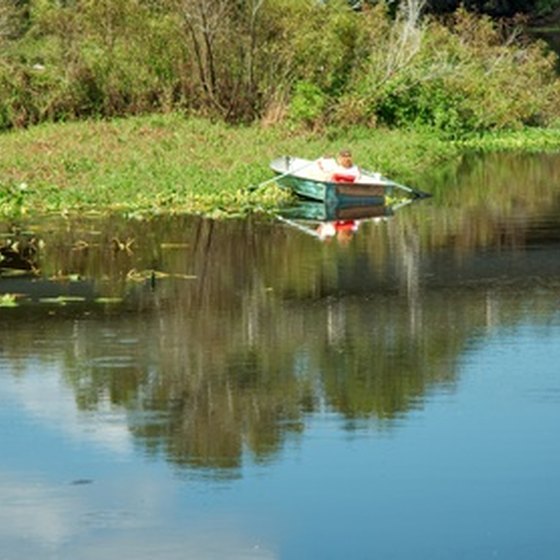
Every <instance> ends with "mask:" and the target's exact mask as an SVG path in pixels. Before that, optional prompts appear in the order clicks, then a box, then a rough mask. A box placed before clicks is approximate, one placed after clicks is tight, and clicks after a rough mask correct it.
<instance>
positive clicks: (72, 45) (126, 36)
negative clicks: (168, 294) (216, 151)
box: [0, 0, 560, 138]
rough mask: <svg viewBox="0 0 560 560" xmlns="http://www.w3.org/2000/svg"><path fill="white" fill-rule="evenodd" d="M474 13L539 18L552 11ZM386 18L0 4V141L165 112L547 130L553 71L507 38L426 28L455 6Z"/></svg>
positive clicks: (451, 25) (559, 90) (541, 6)
mask: <svg viewBox="0 0 560 560" xmlns="http://www.w3.org/2000/svg"><path fill="white" fill-rule="evenodd" d="M476 4H480V5H481V6H477V5H476ZM484 4H485V5H486V7H487V8H488V6H490V7H491V5H494V6H499V5H502V4H507V5H509V6H510V8H511V7H512V6H513V5H514V4H515V5H516V6H519V10H520V11H528V9H529V8H530V9H531V10H532V11H533V12H536V11H537V10H540V11H541V12H546V10H547V9H548V10H551V9H553V8H554V7H555V5H556V2H555V1H554V0H548V2H545V1H544V0H540V1H539V2H532V3H529V2H516V3H511V2H510V3H501V4H500V3H499V2H494V3H493V4H492V3H488V2H486V3H484ZM466 5H468V6H470V7H472V8H477V7H484V6H482V3H480V2H478V3H477V2H470V3H469V2H467V3H466ZM395 6H396V4H395V2H389V3H388V4H387V5H385V4H383V3H375V4H371V3H369V2H362V3H361V9H360V10H355V9H351V7H350V6H349V3H348V2H347V1H345V0H329V1H328V2H318V1H317V0H275V1H274V2H269V1H266V0H246V1H243V2H232V1H231V0H213V1H210V0H159V1H158V0H65V1H63V0H0V49H1V51H0V52H1V57H0V130H2V129H4V130H7V129H10V128H14V127H22V126H27V125H30V124H36V123H40V122H43V121H47V120H51V121H60V120H70V119H77V118H85V117H96V118H97V117H103V118H106V117H114V116H123V115H131V114H140V113H149V112H154V111H157V112H161V111H171V110H175V111H177V110H180V111H185V112H188V113H191V114H193V113H196V114H198V115H203V116H209V117H212V118H219V119H222V120H224V121H226V122H229V123H253V122H255V121H259V122H263V123H268V124H277V123H279V122H283V123H287V124H288V125H290V126H291V127H293V128H294V127H296V128H298V129H301V128H302V127H307V128H310V129H315V130H317V129H321V128H323V127H328V126H330V125H335V126H340V125H363V126H367V127H379V126H389V127H404V126H406V127H416V128H418V127H429V128H431V129H435V130H437V131H439V132H442V133H444V134H445V135H446V136H447V137H453V138H457V137H461V136H464V135H465V134H467V133H470V132H473V131H475V132H484V131H488V130H499V129H511V128H519V127H522V126H526V125H530V126H533V125H538V126H549V125H551V124H554V123H555V121H557V119H558V118H559V116H560V85H559V80H558V77H557V75H556V73H555V57H554V55H552V54H551V53H548V52H547V51H546V49H545V47H544V45H542V44H539V43H535V42H531V41H529V40H528V39H527V38H525V37H524V36H523V34H522V33H521V32H520V28H519V27H518V26H516V25H514V24H513V23H510V24H508V25H506V24H505V23H503V22H501V23H497V22H496V20H492V19H490V17H489V16H486V15H480V14H476V13H475V12H472V11H467V10H466V9H465V8H458V9H457V10H456V11H455V12H453V14H451V15H449V14H448V15H447V16H445V18H443V19H442V18H440V17H438V16H437V14H436V13H437V12H445V11H448V10H449V9H450V8H455V7H456V6H455V3H454V2H429V3H428V4H426V3H425V2H423V1H421V0H403V1H401V2H400V4H399V5H398V7H397V8H395ZM423 9H424V11H422V10H423ZM489 11H490V12H491V11H492V10H489ZM494 12H496V13H498V12H500V10H494ZM503 12H504V10H502V11H501V12H500V13H503Z"/></svg>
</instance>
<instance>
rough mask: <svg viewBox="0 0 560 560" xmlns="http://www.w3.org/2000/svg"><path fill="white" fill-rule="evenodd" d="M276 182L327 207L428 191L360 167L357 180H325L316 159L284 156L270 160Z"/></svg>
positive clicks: (372, 202)
mask: <svg viewBox="0 0 560 560" xmlns="http://www.w3.org/2000/svg"><path fill="white" fill-rule="evenodd" d="M270 168H271V169H272V171H274V172H275V173H276V175H277V176H276V182H277V183H278V184H279V185H280V186H281V187H284V188H288V189H290V190H291V191H292V192H293V193H294V194H296V195H297V196H299V197H301V198H305V199H307V200H315V201H318V202H323V203H325V204H326V205H327V206H329V207H340V206H348V205H350V206H356V205H377V204H380V205H385V204H386V203H387V202H388V200H389V199H391V200H395V199H397V200H398V199H416V198H424V197H426V196H429V195H427V194H426V193H422V192H420V191H417V190H415V189H411V188H410V187H406V186H405V185H400V184H399V183H395V182H394V181H391V180H390V179H387V178H386V177H383V176H382V175H380V174H379V173H372V172H369V171H365V170H363V169H362V170H361V176H360V177H359V179H358V180H356V181H352V182H347V181H331V180H324V179H323V178H322V176H321V174H320V170H319V169H318V167H317V163H316V161H313V160H307V159H302V158H297V157H291V156H283V157H279V158H277V159H275V160H273V161H272V162H271V164H270Z"/></svg>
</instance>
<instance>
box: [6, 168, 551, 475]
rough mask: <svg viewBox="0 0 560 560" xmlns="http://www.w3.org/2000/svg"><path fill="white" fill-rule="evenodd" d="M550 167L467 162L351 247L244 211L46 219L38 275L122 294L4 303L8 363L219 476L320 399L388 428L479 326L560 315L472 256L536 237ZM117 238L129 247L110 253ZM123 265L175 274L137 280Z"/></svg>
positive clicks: (175, 458) (266, 447)
mask: <svg viewBox="0 0 560 560" xmlns="http://www.w3.org/2000/svg"><path fill="white" fill-rule="evenodd" d="M506 161H509V160H507V159H506ZM529 161H530V160H529ZM548 161H549V160H544V163H543V164H541V165H538V166H535V167H532V166H531V165H528V162H527V160H522V163H521V164H520V165H519V167H518V166H517V164H516V163H515V160H511V161H509V164H508V166H507V167H508V169H507V170H504V169H501V168H500V167H499V165H498V162H497V161H494V160H493V158H491V159H490V160H489V162H488V163H487V165H486V166H485V167H482V166H479V163H478V162H477V161H474V162H472V165H471V170H472V173H471V175H468V176H466V177H465V176H463V177H462V178H460V179H458V181H457V187H456V189H455V191H454V192H453V193H452V194H451V195H450V196H449V197H448V198H447V199H445V200H443V199H442V200H440V198H439V196H436V197H435V200H434V201H433V202H428V203H426V204H424V202H423V203H421V204H420V205H419V206H418V207H417V209H415V210H412V209H411V207H409V208H407V209H406V210H405V211H403V213H402V214H397V215H396V216H395V218H394V219H393V220H392V221H391V222H388V223H383V224H381V225H373V224H371V225H368V224H364V225H363V227H361V228H360V231H359V234H358V235H357V237H356V239H355V243H353V244H352V245H351V246H349V247H346V248H342V247H338V246H336V245H332V246H325V245H321V244H318V243H316V242H315V240H314V239H311V238H309V237H306V236H302V235H301V234H299V232H297V231H294V232H292V231H291V230H289V229H286V228H284V227H280V226H279V227H276V226H273V225H272V224H270V223H268V222H263V223H260V224H259V223H257V222H255V221H249V220H248V221H242V222H234V221H228V222H213V221H207V220H200V219H198V218H193V217H180V218H177V219H175V220H171V219H166V220H153V221H152V222H148V223H145V222H121V221H118V220H113V221H111V222H110V223H109V224H107V225H105V224H103V223H101V222H99V223H97V222H93V223H87V222H81V223H74V222H71V221H67V222H65V225H64V228H63V229H60V230H52V231H50V230H51V229H52V228H46V229H45V234H44V239H45V248H44V251H42V255H41V259H42V262H41V270H42V271H43V272H44V274H45V275H46V276H47V277H50V276H51V275H53V274H54V273H55V272H57V273H58V272H59V273H61V274H65V275H72V274H79V275H80V276H82V277H85V278H94V279H95V282H96V283H97V284H99V285H100V286H101V288H100V291H101V292H103V293H105V294H107V295H109V294H113V295H115V296H121V297H123V300H124V301H125V302H126V303H123V304H122V305H115V306H112V307H107V308H106V309H105V308H91V307H90V308H88V307H84V306H80V307H72V305H69V306H67V307H66V308H64V309H61V310H56V312H53V311H52V310H49V313H50V315H48V316H47V320H48V323H46V322H45V319H44V317H42V316H41V313H42V311H41V308H40V307H34V308H27V309H25V308H23V307H20V308H18V309H17V310H11V309H10V310H6V311H5V314H4V313H3V314H0V341H1V347H0V348H1V352H2V357H3V359H6V360H10V364H11V365H13V367H12V369H13V371H18V370H21V369H22V367H21V366H22V362H23V361H24V360H25V359H27V357H29V356H31V357H33V359H35V356H37V358H38V359H39V360H49V361H51V362H56V363H61V364H62V365H61V366H60V367H61V369H63V370H64V375H65V380H66V382H67V383H68V384H69V386H71V387H72V389H73V391H74V392H75V395H76V400H77V403H78V406H79V408H80V409H81V410H84V411H98V410H103V409H105V410H106V409H107V407H109V408H112V407H119V408H123V409H126V410H127V413H128V426H129V429H130V431H131V432H132V433H133V434H134V436H135V438H136V440H137V442H138V443H139V444H140V445H142V446H143V447H144V448H145V449H146V451H147V452H148V453H150V454H152V453H153V454H156V453H162V454H165V456H166V457H167V458H168V459H169V460H170V461H172V462H173V463H175V464H177V465H181V466H189V467H195V468H203V469H204V468H209V469H211V470H212V472H213V473H218V474H220V473H221V474H222V475H225V473H226V472H229V473H230V474H231V473H235V469H236V468H238V467H239V466H240V465H241V462H242V460H243V455H244V454H245V453H251V454H252V455H253V456H254V457H256V459H257V460H261V461H266V460H269V459H270V458H272V457H273V456H274V454H275V453H278V452H279V450H280V449H281V448H282V445H283V444H284V442H285V441H286V439H287V438H289V437H292V436H297V434H298V433H299V432H301V431H302V430H303V427H304V425H305V420H306V414H308V413H313V412H315V411H318V410H320V409H321V407H322V406H324V405H326V406H328V407H329V409H330V410H332V411H334V412H336V413H338V414H340V415H341V416H342V417H344V419H347V420H348V421H349V422H350V424H351V423H352V421H354V420H362V421H367V422H371V423H372V424H381V425H383V426H386V425H387V426H390V425H391V424H392V423H393V422H394V420H395V419H398V418H399V417H402V416H403V415H405V414H407V413H408V411H410V410H411V409H413V408H415V407H419V406H422V405H423V403H424V402H425V400H426V395H427V394H428V393H429V392H430V391H432V390H438V388H439V389H441V388H442V387H443V388H445V389H453V387H454V386H455V384H456V383H457V379H456V376H457V372H456V363H457V360H458V359H459V357H460V355H461V353H462V352H464V351H465V348H467V347H468V344H470V343H472V340H473V338H476V336H478V334H479V333H480V332H481V331H483V330H484V329H491V328H492V327H493V325H496V324H497V325H504V324H514V323H515V322H516V321H517V320H519V317H520V316H522V315H523V313H524V312H525V308H526V306H527V305H531V306H533V307H534V308H535V309H537V310H538V312H539V313H542V315H543V317H545V316H546V314H547V313H550V310H551V309H555V305H551V298H554V297H555V296H554V295H553V294H552V293H547V292H546V291H543V292H540V295H539V294H536V293H534V292H531V291H524V290H525V286H526V285H527V282H529V281H530V277H527V278H525V277H522V278H521V280H522V286H521V288H519V286H518V285H517V284H516V282H517V281H518V279H517V278H515V277H511V278H510V283H509V284H505V283H504V282H503V281H502V276H503V274H504V273H505V270H501V269H500V268H499V267H496V270H497V272H496V273H493V272H491V273H490V274H489V272H488V268H486V267H485V264H486V263H491V264H492V265H493V266H496V262H497V257H496V255H495V254H494V255H492V256H490V257H489V258H488V260H487V261H485V260H484V259H483V258H479V257H480V253H477V252H475V249H477V248H478V247H481V246H482V247H485V248H486V249H488V250H490V249H499V248H500V247H502V246H503V245H502V243H513V242H514V241H515V243H517V244H520V245H522V244H523V243H527V242H529V241H530V239H531V236H534V235H540V234H541V233H540V231H533V230H532V229H531V226H530V224H531V222H530V220H529V216H531V215H533V214H534V213H542V212H548V211H549V209H550V212H551V215H552V209H553V208H554V206H553V204H554V203H555V198H554V197H555V196H556V195H555V194H554V193H553V189H548V190H547V188H546V187H547V185H548V183H547V180H546V177H545V173H549V177H555V173H556V171H555V169H554V167H553V166H552V165H551V166H550V168H548V167H547V162H548ZM541 163H542V162H541ZM539 169H540V170H541V172H543V171H544V173H543V175H542V176H541V175H539ZM528 182H531V184H532V185H533V188H534V189H535V190H534V192H535V193H536V196H534V197H531V195H530V194H529V192H528V190H527V189H526V188H525V187H526V185H527V183H528ZM461 193H462V194H461ZM512 199H515V200H516V201H517V202H516V204H515V205H513V204H511V200H512ZM512 216H514V217H515V219H512ZM524 216H526V217H527V219H521V218H523V217H524ZM426 217H430V219H431V222H430V223H426V222H424V221H421V218H423V219H424V220H426ZM555 223H556V222H555ZM33 227H35V228H36V227H37V226H33ZM47 229H48V230H49V231H47ZM556 229H557V228H556ZM114 238H117V239H134V240H135V243H134V246H133V247H132V248H131V251H129V252H127V251H117V252H115V251H114V248H113V246H112V245H113V244H112V242H111V240H112V239H114ZM80 240H81V241H82V243H78V241H80ZM68 247H74V248H76V247H79V250H71V251H69V250H68ZM487 253H488V251H486V252H485V253H484V254H487ZM458 255H459V256H461V257H462V258H457V257H458ZM469 255H477V258H478V260H477V261H476V262H469V260H468V258H469ZM528 258H529V257H528V256H526V255H524V256H523V259H528ZM523 259H521V262H520V263H519V270H524V269H525V268H527V267H526V266H525V263H526V262H529V261H528V260H523ZM481 264H482V266H480V265H481ZM132 269H136V270H150V269H151V270H158V271H162V272H164V273H166V274H169V275H170V276H165V275H163V276H161V277H159V276H158V277H157V278H155V280H154V279H152V280H151V281H150V279H146V282H144V283H142V282H131V281H130V280H129V272H130V270H132ZM532 273H535V271H534V270H533V271H532ZM492 274H494V275H492ZM192 277H194V278H192ZM187 278H189V279H187ZM466 280H469V281H470V283H468V284H467V283H466ZM525 280H527V282H525ZM542 285H543V284H542V283H541V287H542ZM125 295H126V296H127V297H124V296H125ZM554 301H555V300H554ZM8 312H9V316H8ZM66 317H71V318H72V320H71V321H69V320H66ZM45 324H48V329H45V328H44V325H45ZM37 341H39V342H40V345H39V346H37ZM22 348H23V349H26V352H25V353H22V351H21V349H22ZM22 356H26V358H24V357H22Z"/></svg>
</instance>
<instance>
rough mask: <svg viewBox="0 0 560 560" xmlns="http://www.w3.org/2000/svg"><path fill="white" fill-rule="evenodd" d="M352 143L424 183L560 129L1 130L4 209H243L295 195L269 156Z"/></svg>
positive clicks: (115, 126) (365, 156)
mask: <svg viewBox="0 0 560 560" xmlns="http://www.w3.org/2000/svg"><path fill="white" fill-rule="evenodd" d="M341 146H350V147H351V148H352V149H353V151H354V154H355V159H356V161H357V162H359V163H360V165H362V166H363V167H365V168H370V169H375V170H378V171H380V172H382V173H384V174H386V175H389V176H391V177H392V178H394V179H396V180H400V181H403V182H406V183H409V184H412V185H413V184H414V178H415V177H417V176H418V174H422V173H428V172H429V171H430V169H431V168H433V167H434V166H437V165H438V164H441V163H443V162H449V161H450V160H452V159H454V158H455V159H459V157H460V154H461V153H462V151H463V150H465V149H468V148H473V147H474V148H476V149H492V150H495V149H504V148H507V149H512V148H515V149H532V150H541V149H560V130H554V131H537V132H530V133H529V132H526V133H519V134H515V135H514V134H510V135H505V134H502V135H500V136H488V137H486V138H482V139H477V140H472V141H471V142H470V143H463V144H461V145H459V144H455V143H451V142H446V141H444V140H441V139H438V138H437V137H436V136H435V135H434V134H431V133H420V132H406V131H387V130H382V129H375V130H365V129H352V130H351V131H347V132H337V133H323V134H317V133H316V134H311V133H301V132H300V133H294V132H291V131H290V130H289V129H288V128H283V127H274V128H272V127H271V128H262V127H256V126H255V127H228V126H226V125H224V124H222V123H212V122H209V121H205V120H200V119H186V118H185V117H183V116H182V115H179V114H169V115H157V116H148V117H137V118H129V119H123V120H115V121H108V122H107V121H97V122H80V123H70V124H46V125H41V126H38V127H34V128H31V129H29V130H25V131H19V132H14V133H5V134H2V135H0V214H2V215H4V216H14V215H18V214H19V215H21V214H43V213H52V212H60V213H66V212H71V213H74V212H118V213H121V214H137V213H140V214H153V213H162V212H170V213H179V212H187V213H200V214H205V215H210V216H222V215H237V214H240V213H241V214H242V213H245V212H248V211H251V210H253V209H255V208H257V207H265V208H271V207H273V206H274V205H276V204H277V203H278V201H279V200H280V199H282V198H283V197H285V194H284V193H283V192H282V191H280V189H278V188H277V187H276V186H275V185H274V184H273V183H270V184H267V185H266V186H265V187H263V188H257V189H255V188H253V187H254V186H255V185H259V184H260V183H262V182H264V181H267V180H268V179H270V178H271V177H272V173H271V172H270V170H269V168H268V163H269V161H270V160H271V159H273V158H274V157H277V156H279V155H284V154H289V155H298V156H301V157H308V158H311V159H312V158H316V157H318V156H319V155H323V154H328V153H335V152H336V151H337V150H338V149H339V148H340V147H341Z"/></svg>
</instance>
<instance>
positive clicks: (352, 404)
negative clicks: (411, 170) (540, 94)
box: [0, 155, 560, 560]
mask: <svg viewBox="0 0 560 560" xmlns="http://www.w3.org/2000/svg"><path fill="white" fill-rule="evenodd" d="M440 171H441V172H440V174H439V176H438V177H426V178H423V179H422V180H421V181H419V184H418V185H417V186H418V187H419V188H422V189H424V190H428V191H431V192H434V193H435V196H434V198H433V199H430V200H429V201H422V202H421V203H419V204H415V205H411V206H407V207H405V208H402V209H401V210H399V211H397V212H396V213H395V215H394V216H392V217H389V218H387V219H385V218H384V219H377V220H375V221H373V220H371V221H368V220H364V221H362V222H361V223H360V224H359V228H358V230H357V232H355V233H354V235H353V237H352V238H351V239H349V238H344V239H338V238H337V237H330V238H327V239H326V240H325V241H319V240H318V239H317V237H316V236H314V235H307V233H306V232H305V231H303V230H302V229H296V228H295V227H292V226H291V225H290V224H289V223H286V222H280V221H274V220H268V219H265V218H262V217H256V218H254V219H252V220H246V221H234V222H224V223H221V222H211V221H204V220H201V219H198V218H193V217H187V218H176V219H152V220H132V221H124V220H123V221H121V220H111V221H109V222H107V221H105V220H103V219H101V218H98V219H94V218H91V219H89V220H84V219H82V220H79V221H73V220H66V221H64V222H61V221H60V220H58V219H52V220H47V221H43V222H41V223H22V224H18V228H14V224H3V226H2V229H1V230H0V231H1V232H3V233H2V234H1V235H2V237H0V246H2V245H4V246H7V244H9V243H13V242H14V241H15V240H16V239H17V240H19V243H20V244H19V245H18V246H16V249H17V250H18V251H19V252H20V254H21V256H22V257H23V259H22V260H23V262H20V265H21V266H25V267H27V268H30V267H32V268H34V269H35V274H29V273H24V274H16V275H14V274H13V272H14V271H13V270H12V271H11V274H10V275H9V276H6V275H4V276H3V277H2V278H0V297H2V298H3V299H2V300H0V301H2V303H3V305H4V306H3V307H0V450H1V462H0V504H1V505H0V545H1V546H0V559H2V560H16V559H17V560H20V559H22V558H43V559H47V560H50V559H55V558H56V559H85V560H87V559H89V558H92V559H93V558H99V557H103V558H107V559H117V558H138V559H144V558H145V559H148V558H150V559H152V558H159V559H162V560H175V559H184V558H196V559H199V558H201V559H214V558H220V559H221V558H228V559H230V558H232V559H238V558H243V559H245V558H251V559H253V558H254V559H302V558H305V559H307V558H310V559H311V558H313V559H314V558H320V559H331V558H332V559H338V558H353V559H354V558H360V559H362V558H364V559H369V558H382V559H396V560H400V559H409V558H415V559H430V560H432V559H447V558H464V559H481V558H482V559H483V558H500V557H501V558H508V560H511V559H528V558H531V559H532V558H539V559H553V558H554V559H555V558H557V556H558V553H559V551H560V536H559V535H560V531H559V529H560V519H559V518H558V515H557V504H558V503H559V501H560V484H559V483H560V475H559V474H558V473H560V444H559V439H558V435H557V431H558V426H559V425H560V374H559V373H558V363H559V362H560V306H559V299H558V294H559V293H560V292H559V288H560V218H559V216H560V213H559V207H560V196H559V193H560V191H559V189H558V185H559V184H560V180H559V179H560V157H559V156H531V157H521V156H513V155H512V156H505V155H502V156H493V157H487V158H485V159H479V158H476V157H473V158H466V159H465V162H464V164H463V165H462V166H461V167H460V168H459V169H456V170H448V171H446V170H440ZM443 186H445V188H443ZM5 272H6V271H5ZM6 294H9V297H7V296H6ZM14 304H17V305H16V306H14V307H8V306H7V305H14Z"/></svg>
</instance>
